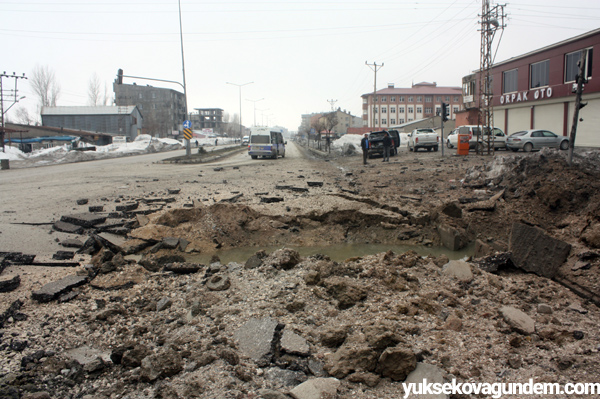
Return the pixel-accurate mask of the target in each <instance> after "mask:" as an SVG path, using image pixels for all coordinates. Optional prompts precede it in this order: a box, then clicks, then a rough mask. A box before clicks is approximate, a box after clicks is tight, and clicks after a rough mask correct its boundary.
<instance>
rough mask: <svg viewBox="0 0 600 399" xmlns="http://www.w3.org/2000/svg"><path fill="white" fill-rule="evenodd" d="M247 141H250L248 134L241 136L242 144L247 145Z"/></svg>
mask: <svg viewBox="0 0 600 399" xmlns="http://www.w3.org/2000/svg"><path fill="white" fill-rule="evenodd" d="M249 142H250V136H244V137H242V145H248V143H249Z"/></svg>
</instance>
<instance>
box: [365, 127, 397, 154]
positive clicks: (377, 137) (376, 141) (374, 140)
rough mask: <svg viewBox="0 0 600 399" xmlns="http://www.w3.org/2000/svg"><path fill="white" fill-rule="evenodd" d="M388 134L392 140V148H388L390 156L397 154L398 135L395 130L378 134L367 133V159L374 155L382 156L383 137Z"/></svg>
mask: <svg viewBox="0 0 600 399" xmlns="http://www.w3.org/2000/svg"><path fill="white" fill-rule="evenodd" d="M386 132H387V133H389V134H390V138H391V139H392V147H391V148H390V155H391V156H394V155H396V154H398V147H400V134H399V133H398V131H397V130H382V131H379V132H371V133H369V158H372V157H373V156H374V155H381V156H383V137H384V136H385V133H386Z"/></svg>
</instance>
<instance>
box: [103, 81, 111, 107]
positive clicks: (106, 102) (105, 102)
mask: <svg viewBox="0 0 600 399" xmlns="http://www.w3.org/2000/svg"><path fill="white" fill-rule="evenodd" d="M112 103H113V98H112V95H111V94H109V91H108V86H107V85H106V82H104V98H103V100H102V105H111V104H112Z"/></svg>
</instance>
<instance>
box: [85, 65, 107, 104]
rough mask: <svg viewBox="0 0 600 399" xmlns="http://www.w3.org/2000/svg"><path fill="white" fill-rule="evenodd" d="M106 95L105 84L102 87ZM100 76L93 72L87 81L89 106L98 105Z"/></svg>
mask: <svg viewBox="0 0 600 399" xmlns="http://www.w3.org/2000/svg"><path fill="white" fill-rule="evenodd" d="M104 92H105V95H106V86H105V87H104ZM100 102H101V101H100V78H99V77H98V74H97V73H96V72H94V74H93V75H92V77H91V78H90V81H89V83H88V104H89V105H91V106H96V105H100Z"/></svg>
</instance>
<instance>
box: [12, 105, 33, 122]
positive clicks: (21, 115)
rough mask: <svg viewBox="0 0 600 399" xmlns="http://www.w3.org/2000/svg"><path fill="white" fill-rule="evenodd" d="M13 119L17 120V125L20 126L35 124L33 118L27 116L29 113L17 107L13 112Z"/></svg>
mask: <svg viewBox="0 0 600 399" xmlns="http://www.w3.org/2000/svg"><path fill="white" fill-rule="evenodd" d="M15 117H16V118H17V123H19V124H21V125H33V124H34V123H35V122H36V121H35V118H34V117H33V116H31V115H29V111H28V110H27V108H25V107H18V108H17V109H16V110H15Z"/></svg>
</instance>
